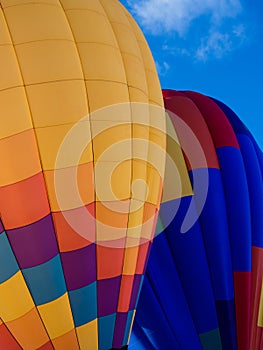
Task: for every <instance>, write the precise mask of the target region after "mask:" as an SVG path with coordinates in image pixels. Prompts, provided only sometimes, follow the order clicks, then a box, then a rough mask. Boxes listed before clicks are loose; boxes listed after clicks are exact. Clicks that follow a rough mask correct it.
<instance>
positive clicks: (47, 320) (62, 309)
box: [37, 293, 74, 339]
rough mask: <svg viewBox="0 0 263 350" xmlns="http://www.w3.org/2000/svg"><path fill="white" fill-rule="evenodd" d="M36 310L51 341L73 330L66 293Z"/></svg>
mask: <svg viewBox="0 0 263 350" xmlns="http://www.w3.org/2000/svg"><path fill="white" fill-rule="evenodd" d="M37 308H38V311H39V313H40V316H41V318H42V320H43V322H44V325H45V327H46V329H47V332H48V334H49V337H50V338H51V339H54V338H58V337H60V336H61V335H63V334H66V333H68V332H70V331H71V330H72V329H73V328H74V323H73V319H72V313H71V308H70V304H69V299H68V294H67V293H66V294H64V295H62V296H61V297H60V298H58V299H56V300H54V301H51V302H50V303H47V304H43V305H40V306H38V307H37Z"/></svg>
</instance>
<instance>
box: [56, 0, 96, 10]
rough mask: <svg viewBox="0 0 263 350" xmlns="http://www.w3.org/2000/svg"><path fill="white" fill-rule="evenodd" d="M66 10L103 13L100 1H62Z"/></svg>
mask: <svg viewBox="0 0 263 350" xmlns="http://www.w3.org/2000/svg"><path fill="white" fill-rule="evenodd" d="M60 2H61V4H62V6H63V8H64V9H65V10H70V9H77V10H80V9H82V10H91V11H97V12H99V13H102V7H101V4H100V1H99V0H88V1H87V0H61V1H60Z"/></svg>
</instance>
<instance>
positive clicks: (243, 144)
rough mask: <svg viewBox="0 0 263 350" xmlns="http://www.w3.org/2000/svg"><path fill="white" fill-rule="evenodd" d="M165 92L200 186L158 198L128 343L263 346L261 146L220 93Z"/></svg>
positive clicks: (161, 346)
mask: <svg viewBox="0 0 263 350" xmlns="http://www.w3.org/2000/svg"><path fill="white" fill-rule="evenodd" d="M163 95H164V101H165V107H166V109H167V110H168V113H169V116H170V119H171V121H172V123H173V127H174V128H175V130H176V132H177V136H178V139H179V142H180V146H181V148H182V151H183V154H184V157H185V167H187V170H188V174H189V178H190V179H191V185H192V188H193V193H194V194H193V195H191V194H188V195H187V194H185V193H184V192H182V196H181V198H178V199H175V200H169V201H166V200H165V201H164V200H162V204H161V210H160V215H159V225H157V226H159V227H160V230H159V231H158V233H159V232H160V233H159V235H158V236H157V237H156V238H155V240H154V243H153V247H152V251H151V254H150V258H149V263H148V265H147V270H146V276H145V281H144V284H143V287H142V293H141V296H140V300H139V304H138V308H137V313H136V318H135V325H134V330H133V334H132V338H131V349H133V348H134V349H140V348H141V349H168V348H172V349H191V350H192V349H207V350H210V349H229V350H230V349H231V350H236V349H239V350H240V349H242V350H243V349H244V350H252V349H253V350H254V349H261V348H262V340H261V339H262V297H261V290H262V276H263V269H262V266H263V265H262V252H263V249H262V248H263V245H262V243H263V242H262V240H263V217H262V210H263V183H262V165H263V162H262V152H261V150H260V149H259V147H258V146H257V144H256V142H255V140H254V139H253V136H252V135H251V134H250V132H249V131H248V130H247V128H246V127H245V126H244V125H243V123H242V122H241V121H240V120H239V118H238V117H237V116H236V115H235V113H234V112H233V111H232V110H231V109H230V108H229V107H227V106H226V105H224V104H223V103H222V102H220V101H217V100H214V99H212V98H209V97H206V96H204V95H201V94H198V93H195V92H188V91H184V92H177V91H171V90H166V91H163ZM178 119H179V120H183V121H184V122H185V123H186V126H185V127H183V128H182V127H181V126H180V123H179V122H178ZM188 128H190V129H191V130H192V131H193V133H194V134H195V136H196V138H197V139H198V141H199V143H200V145H201V149H202V152H201V153H202V155H205V159H206V164H205V163H204V162H203V157H201V156H200V153H199V151H198V152H197V151H196V147H193V142H192V140H191V138H189V132H188ZM170 152H174V150H173V149H171V151H170ZM174 173H175V172H174ZM207 174H208V177H207ZM165 176H166V174H165ZM176 177H177V174H176V173H175V178H176ZM203 179H205V181H203ZM166 185H167V184H166V183H165V186H164V191H166V190H167V191H168V190H169V189H165V187H166ZM169 186H170V185H169ZM204 191H205V192H206V199H205V201H204V200H203V198H202V194H203V192H204ZM193 200H194V202H195V212H194V211H192V214H191V215H195V220H192V221H191V223H192V226H191V227H189V229H188V230H187V231H186V232H185V231H183V230H182V224H183V222H184V220H185V217H187V216H188V215H189V210H190V209H189V208H191V210H192V207H191V205H192V203H193ZM171 212H172V213H173V214H174V216H173V217H172V219H169V220H168V221H167V217H168V216H169V215H170V217H171V214H170V213H171ZM260 300H261V301H260ZM158 320H160V322H159V321H158Z"/></svg>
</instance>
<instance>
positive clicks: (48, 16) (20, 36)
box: [5, 1, 73, 45]
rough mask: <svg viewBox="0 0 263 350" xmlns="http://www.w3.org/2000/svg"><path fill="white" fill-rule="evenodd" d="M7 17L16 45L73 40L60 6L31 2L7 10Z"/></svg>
mask: <svg viewBox="0 0 263 350" xmlns="http://www.w3.org/2000/svg"><path fill="white" fill-rule="evenodd" d="M5 16H6V20H7V22H8V25H9V28H10V32H11V33H12V39H13V42H14V44H15V45H16V44H21V43H26V42H29V41H38V40H50V39H57V40H63V39H64V40H73V37H72V33H71V31H70V27H69V25H68V23H67V19H66V17H65V14H64V12H63V10H62V9H61V7H60V6H50V5H49V4H42V3H41V2H40V1H39V2H38V3H37V2H36V3H32V2H31V3H29V4H22V5H21V6H13V7H9V8H7V9H6V10H5ZM47 23H48V25H47Z"/></svg>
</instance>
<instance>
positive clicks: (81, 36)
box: [66, 10, 118, 47]
mask: <svg viewBox="0 0 263 350" xmlns="http://www.w3.org/2000/svg"><path fill="white" fill-rule="evenodd" d="M66 14H67V17H68V19H69V22H70V26H71V28H72V32H73V35H74V38H75V40H76V42H77V43H79V42H81V43H101V44H107V45H112V46H115V47H118V46H117V42H116V39H115V36H114V33H113V31H112V27H111V25H110V23H109V21H108V19H107V17H106V16H105V14H104V13H103V11H101V12H100V13H98V12H94V11H83V10H66Z"/></svg>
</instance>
